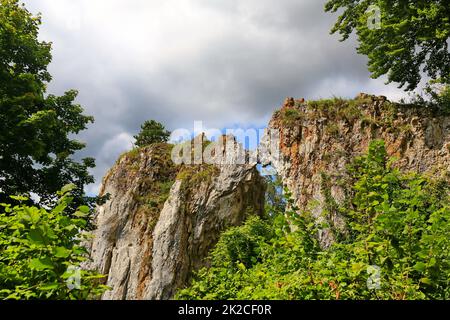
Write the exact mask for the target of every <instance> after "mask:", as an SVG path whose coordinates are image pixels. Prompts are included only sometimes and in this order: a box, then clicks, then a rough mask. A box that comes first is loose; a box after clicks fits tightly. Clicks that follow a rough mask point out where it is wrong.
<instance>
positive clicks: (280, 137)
mask: <svg viewBox="0 0 450 320" xmlns="http://www.w3.org/2000/svg"><path fill="white" fill-rule="evenodd" d="M269 133H270V134H269ZM373 139H383V140H384V141H385V143H386V147H387V151H388V153H389V155H390V156H393V157H396V158H397V161H396V162H395V165H396V166H398V167H400V168H401V169H403V170H406V171H408V170H414V171H417V172H428V173H430V174H433V175H440V176H445V175H447V178H446V179H448V174H449V170H450V117H449V116H442V115H441V116H439V115H436V114H433V112H432V111H431V110H426V109H423V108H420V107H416V106H412V105H403V104H396V103H391V102H389V101H388V100H387V99H386V98H385V97H382V96H381V97H376V96H371V95H368V94H360V95H359V96H358V97H357V98H356V99H354V100H342V99H331V100H321V101H309V102H308V101H305V100H304V99H301V100H294V99H293V98H288V99H287V100H286V101H285V103H284V105H283V107H282V108H281V110H279V111H277V112H275V114H274V115H273V117H272V119H271V121H270V123H269V126H268V130H267V132H266V134H265V136H264V137H263V138H262V141H261V146H260V150H263V151H264V152H260V161H261V162H262V164H263V165H265V166H268V165H271V166H273V167H274V168H275V169H276V171H277V173H278V174H279V175H280V176H281V178H282V180H283V182H284V184H285V185H286V186H287V187H288V188H289V189H290V191H291V192H292V194H293V198H294V199H295V200H296V203H297V205H298V207H299V208H300V209H301V210H309V211H311V212H312V213H313V214H314V216H316V217H317V219H318V220H323V219H324V217H323V214H322V213H323V208H324V203H325V197H326V194H324V190H327V189H329V190H330V191H331V196H332V197H333V198H334V199H335V200H336V201H338V202H339V201H342V200H343V199H344V196H345V195H344V194H343V189H342V188H341V187H340V186H339V181H340V178H342V174H343V172H344V171H345V166H346V165H347V164H348V163H349V161H351V159H352V158H353V157H355V156H357V155H360V154H362V153H363V152H365V151H366V150H367V147H368V144H369V142H370V141H371V140H373ZM270 145H276V146H278V148H275V151H272V152H266V151H267V150H274V148H270ZM327 219H329V220H330V222H331V223H333V224H334V226H337V227H341V226H342V219H341V217H339V216H336V215H334V216H333V215H332V216H331V217H328V218H327ZM320 237H321V241H322V244H323V245H324V246H328V245H329V244H330V243H331V242H332V241H333V239H332V235H331V233H330V232H328V231H327V230H323V232H322V234H321V235H320Z"/></svg>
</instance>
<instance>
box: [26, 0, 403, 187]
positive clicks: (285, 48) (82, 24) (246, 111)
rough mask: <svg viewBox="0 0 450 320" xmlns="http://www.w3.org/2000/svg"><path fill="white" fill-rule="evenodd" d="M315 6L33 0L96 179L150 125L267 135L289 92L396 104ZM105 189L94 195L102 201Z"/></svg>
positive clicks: (307, 1) (267, 1)
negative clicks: (86, 118)
mask: <svg viewBox="0 0 450 320" xmlns="http://www.w3.org/2000/svg"><path fill="white" fill-rule="evenodd" d="M324 2H325V1H318V0H303V1H298V0H295V1H294V0H283V1H275V0H239V1H238V0H183V1H180V0H150V1H149V0H145V1H144V0H130V1H118V0H77V1H72V0H26V1H25V3H26V5H27V7H28V8H29V9H30V10H31V11H32V12H34V13H37V12H41V13H42V15H43V26H42V28H41V38H42V39H45V40H49V41H52V42H53V62H52V64H51V67H50V71H51V73H52V75H53V82H52V83H51V85H50V86H49V91H50V92H51V93H56V94H61V93H62V92H64V91H65V90H67V89H70V88H75V89H78V90H79V91H80V95H79V99H78V102H80V103H81V104H82V105H83V106H84V108H85V110H86V113H87V114H90V115H93V116H94V117H95V119H96V121H95V124H93V125H91V126H90V127H89V129H88V130H87V131H85V132H83V133H82V134H80V136H79V137H80V139H81V140H83V141H85V142H87V144H88V146H87V148H86V150H84V151H83V152H82V153H80V155H79V156H80V157H81V156H93V157H95V158H96V159H97V168H96V169H95V170H94V171H93V173H94V175H95V177H96V180H97V182H100V181H101V177H102V176H103V175H104V174H105V172H106V170H107V169H108V168H109V167H110V166H111V165H112V164H113V163H114V161H115V160H116V158H117V156H118V155H119V154H120V153H121V152H123V151H125V150H127V149H129V148H130V147H131V144H132V135H133V134H135V133H136V132H137V131H138V129H139V126H140V124H141V123H142V122H143V121H144V120H146V119H150V118H151V119H156V120H158V121H161V122H163V123H164V124H166V126H167V127H168V129H171V130H173V129H176V128H180V127H183V128H192V125H193V122H194V121H195V120H202V121H203V122H204V124H205V125H206V126H208V127H216V128H225V127H227V126H231V125H236V124H238V125H242V126H244V127H246V128H247V127H249V126H255V127H261V126H264V125H265V124H266V122H267V121H268V119H269V118H270V116H271V114H272V112H273V110H274V109H275V108H276V107H277V106H279V105H280V104H281V102H282V101H283V99H284V98H285V97H286V96H295V97H305V98H307V99H312V98H320V97H330V96H332V95H335V96H344V97H353V96H355V95H356V94H357V93H358V92H360V91H365V92H373V93H376V94H384V95H386V96H388V97H389V98H391V99H398V98H400V97H402V96H403V95H404V94H403V92H402V91H401V90H399V89H397V88H396V87H395V85H390V86H385V85H384V80H383V79H379V80H373V79H370V78H369V73H368V71H367V68H366V58H365V57H362V56H359V55H357V54H356V52H355V46H356V42H355V41H354V40H351V41H347V42H344V43H341V42H339V41H338V38H337V37H336V36H331V35H330V34H329V30H330V28H331V26H332V24H333V22H334V19H335V18H336V16H333V15H330V14H327V13H324V11H323V5H324ZM96 190H98V183H97V184H96V185H93V186H90V187H89V188H88V192H90V193H95V192H96Z"/></svg>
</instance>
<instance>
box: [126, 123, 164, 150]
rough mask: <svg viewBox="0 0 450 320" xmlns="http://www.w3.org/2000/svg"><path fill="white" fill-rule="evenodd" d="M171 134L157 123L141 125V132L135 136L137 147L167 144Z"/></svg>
mask: <svg viewBox="0 0 450 320" xmlns="http://www.w3.org/2000/svg"><path fill="white" fill-rule="evenodd" d="M169 136H170V132H169V131H167V130H166V129H165V128H164V126H163V125H162V124H161V123H159V122H157V121H155V120H147V121H145V122H144V124H142V125H141V131H140V132H139V134H137V135H135V136H134V138H135V139H136V142H135V145H136V146H137V147H145V146H148V145H151V144H153V143H160V142H167V141H168V140H169Z"/></svg>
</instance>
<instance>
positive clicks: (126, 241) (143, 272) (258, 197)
mask: <svg viewBox="0 0 450 320" xmlns="http://www.w3.org/2000/svg"><path fill="white" fill-rule="evenodd" d="M170 149H171V147H170V146H169V145H165V144H161V145H154V146H151V147H147V148H142V149H139V150H138V151H133V152H131V153H129V154H127V155H125V156H123V157H121V158H120V159H119V160H118V161H117V163H116V165H115V166H114V167H113V168H111V170H110V171H109V173H108V174H107V176H106V177H105V178H104V180H103V186H102V190H101V195H105V194H110V200H108V201H107V202H106V203H105V204H104V205H102V206H100V207H99V208H98V210H97V214H96V217H95V225H96V230H95V231H94V232H93V240H92V243H90V251H91V263H90V264H89V266H88V267H89V268H95V269H97V270H99V272H101V273H103V274H105V275H107V280H106V285H108V286H109V287H111V290H109V291H107V292H105V293H104V295H103V297H102V299H170V298H172V297H173V295H174V294H175V292H176V290H177V289H178V288H180V287H181V286H183V285H185V284H186V282H187V280H188V279H189V276H190V274H191V273H192V271H194V270H196V269H198V268H200V267H202V266H204V265H205V261H204V258H205V257H206V255H207V253H208V252H209V251H210V249H211V248H212V247H213V246H214V244H215V243H216V242H217V240H218V238H219V235H220V232H221V231H223V230H224V229H225V228H226V227H229V226H235V225H239V224H240V223H242V222H243V221H244V220H245V219H246V217H247V215H248V214H249V213H251V214H261V213H262V212H263V210H264V192H265V183H264V180H263V179H262V178H261V177H260V175H259V173H258V171H257V170H256V167H255V165H235V164H223V165H191V166H185V165H183V166H176V165H174V164H173V162H172V161H171V160H170Z"/></svg>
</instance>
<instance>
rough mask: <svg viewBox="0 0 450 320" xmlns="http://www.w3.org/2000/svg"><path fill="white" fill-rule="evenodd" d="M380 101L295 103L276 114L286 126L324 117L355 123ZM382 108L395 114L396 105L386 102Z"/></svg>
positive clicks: (360, 99)
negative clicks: (375, 102)
mask: <svg viewBox="0 0 450 320" xmlns="http://www.w3.org/2000/svg"><path fill="white" fill-rule="evenodd" d="M376 99H378V98H377V97H374V96H368V95H367V96H358V97H356V98H355V99H344V98H339V97H334V98H331V99H320V100H310V101H307V102H301V101H298V100H297V101H293V103H291V105H288V106H286V105H285V107H284V108H282V109H281V110H279V111H277V112H276V116H278V117H281V119H282V121H283V124H284V125H288V126H289V125H293V124H295V123H297V121H299V120H315V119H319V118H322V117H325V118H328V119H334V120H347V121H349V122H353V121H355V120H357V119H363V117H364V112H363V110H364V108H367V107H368V106H369V105H371V104H373V103H374V101H375V100H376ZM382 108H383V109H385V110H386V111H391V112H395V111H396V110H397V108H396V104H394V103H391V102H389V101H384V103H383V104H382Z"/></svg>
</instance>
